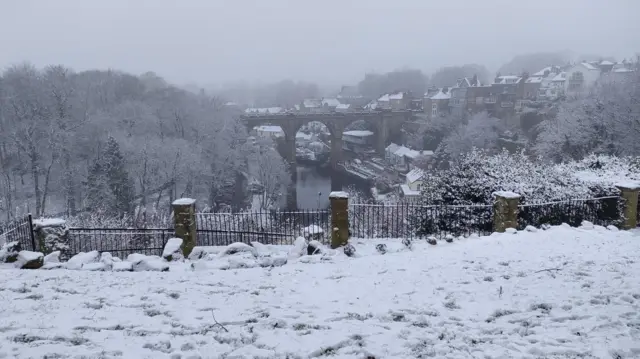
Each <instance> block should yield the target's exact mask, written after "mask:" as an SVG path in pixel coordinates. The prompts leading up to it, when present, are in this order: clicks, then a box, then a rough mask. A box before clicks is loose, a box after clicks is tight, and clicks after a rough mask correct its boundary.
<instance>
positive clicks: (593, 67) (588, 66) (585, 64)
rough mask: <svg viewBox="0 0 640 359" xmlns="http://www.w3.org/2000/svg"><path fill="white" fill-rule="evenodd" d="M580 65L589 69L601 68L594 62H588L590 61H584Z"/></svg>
mask: <svg viewBox="0 0 640 359" xmlns="http://www.w3.org/2000/svg"><path fill="white" fill-rule="evenodd" d="M580 65H582V66H584V68H586V69H587V70H592V71H593V70H599V69H598V68H597V67H595V66H593V65H592V64H590V63H588V62H583V63H581V64H580Z"/></svg>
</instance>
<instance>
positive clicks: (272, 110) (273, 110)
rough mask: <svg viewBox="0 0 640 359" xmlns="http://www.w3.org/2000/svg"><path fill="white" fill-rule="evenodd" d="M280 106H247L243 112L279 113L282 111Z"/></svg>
mask: <svg viewBox="0 0 640 359" xmlns="http://www.w3.org/2000/svg"><path fill="white" fill-rule="evenodd" d="M283 111H284V109H283V108H282V107H261V108H254V107H252V108H248V109H246V110H244V112H245V113H280V112H283Z"/></svg>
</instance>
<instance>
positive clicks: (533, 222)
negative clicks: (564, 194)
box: [518, 196, 624, 230]
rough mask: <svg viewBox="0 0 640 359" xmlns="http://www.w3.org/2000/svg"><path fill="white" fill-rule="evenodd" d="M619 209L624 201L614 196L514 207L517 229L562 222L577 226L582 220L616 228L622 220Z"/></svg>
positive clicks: (622, 206)
mask: <svg viewBox="0 0 640 359" xmlns="http://www.w3.org/2000/svg"><path fill="white" fill-rule="evenodd" d="M623 210H624V199H622V198H621V197H618V196H608V197H599V198H589V199H570V200H566V201H557V202H533V203H527V204H522V205H520V206H518V229H520V230H522V229H524V228H526V227H527V226H529V225H530V226H534V227H540V226H542V225H552V226H556V225H560V224H562V223H566V224H568V225H570V226H572V227H578V226H580V225H581V224H582V222H583V221H588V222H591V223H593V224H595V225H601V226H609V225H614V226H618V225H620V224H621V223H622V220H623Z"/></svg>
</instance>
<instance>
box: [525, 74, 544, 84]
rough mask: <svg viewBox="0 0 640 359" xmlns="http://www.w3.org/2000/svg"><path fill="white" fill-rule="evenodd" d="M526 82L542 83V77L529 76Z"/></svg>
mask: <svg viewBox="0 0 640 359" xmlns="http://www.w3.org/2000/svg"><path fill="white" fill-rule="evenodd" d="M525 83H528V84H539V83H542V77H538V76H536V77H529V78H527V80H526V81H525Z"/></svg>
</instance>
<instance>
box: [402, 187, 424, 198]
mask: <svg viewBox="0 0 640 359" xmlns="http://www.w3.org/2000/svg"><path fill="white" fill-rule="evenodd" d="M400 189H401V190H402V194H403V195H405V197H416V196H419V195H420V191H415V190H412V189H411V188H409V186H407V185H406V184H403V185H400Z"/></svg>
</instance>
